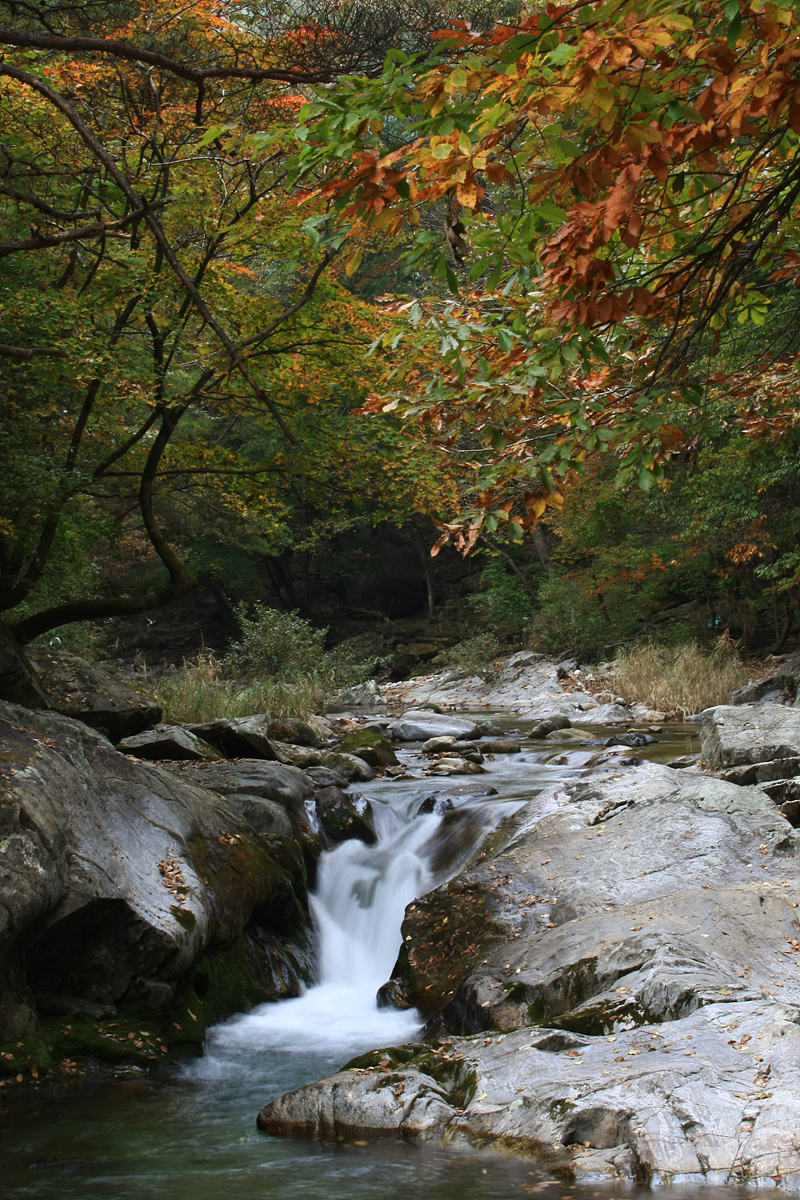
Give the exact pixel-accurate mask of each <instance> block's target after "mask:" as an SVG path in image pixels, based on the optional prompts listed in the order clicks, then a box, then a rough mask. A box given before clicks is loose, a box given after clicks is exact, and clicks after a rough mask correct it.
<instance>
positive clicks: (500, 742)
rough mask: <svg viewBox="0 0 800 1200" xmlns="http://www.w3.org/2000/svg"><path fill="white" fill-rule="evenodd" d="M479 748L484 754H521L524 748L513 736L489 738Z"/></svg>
mask: <svg viewBox="0 0 800 1200" xmlns="http://www.w3.org/2000/svg"><path fill="white" fill-rule="evenodd" d="M479 748H480V749H481V750H482V751H483V753H484V754H519V752H520V751H521V749H522V747H521V746H520V744H519V742H515V741H512V739H511V738H488V739H487V740H486V741H481V742H480V745H479ZM423 749H424V747H423Z"/></svg>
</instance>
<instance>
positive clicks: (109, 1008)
mask: <svg viewBox="0 0 800 1200" xmlns="http://www.w3.org/2000/svg"><path fill="white" fill-rule="evenodd" d="M36 1007H37V1008H38V1009H39V1012H42V1013H55V1014H56V1015H57V1016H62V1017H72V1016H74V1015H75V1014H76V1013H86V1014H87V1016H90V1017H94V1018H95V1020H99V1019H100V1018H101V1017H113V1016H116V1012H117V1010H116V1008H115V1007H114V1005H113V1004H96V1003H95V1002H94V1001H93V1000H87V999H86V998H85V997H84V996H64V995H61V994H60V993H59V992H37V994H36Z"/></svg>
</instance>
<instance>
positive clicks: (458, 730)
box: [387, 709, 479, 742]
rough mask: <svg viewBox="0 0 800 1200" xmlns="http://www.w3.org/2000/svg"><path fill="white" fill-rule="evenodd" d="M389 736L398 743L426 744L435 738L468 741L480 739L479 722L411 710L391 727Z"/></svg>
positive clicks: (443, 714) (447, 714)
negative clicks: (475, 738) (469, 739)
mask: <svg viewBox="0 0 800 1200" xmlns="http://www.w3.org/2000/svg"><path fill="white" fill-rule="evenodd" d="M387 735H388V736H389V737H390V738H392V740H394V741H397V742H426V741H428V739H429V738H434V737H453V738H462V739H467V738H474V737H478V736H479V728H478V723H477V722H475V721H472V720H470V719H469V718H466V717H455V716H452V715H451V714H450V713H436V712H428V711H425V710H423V709H410V710H409V711H408V712H407V713H403V715H402V717H399V718H398V720H396V721H395V722H394V723H393V724H391V725H390V726H389V728H388V730H387Z"/></svg>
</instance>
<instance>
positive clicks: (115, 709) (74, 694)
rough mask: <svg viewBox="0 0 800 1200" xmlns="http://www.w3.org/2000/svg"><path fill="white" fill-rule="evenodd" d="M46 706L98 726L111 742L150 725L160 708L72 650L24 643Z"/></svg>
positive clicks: (156, 721) (152, 723)
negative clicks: (71, 651) (38, 679)
mask: <svg viewBox="0 0 800 1200" xmlns="http://www.w3.org/2000/svg"><path fill="white" fill-rule="evenodd" d="M26 654H27V656H28V658H29V659H30V661H31V662H32V663H33V665H34V667H35V668H36V671H37V673H38V675H39V677H40V679H41V682H42V687H43V688H44V690H45V693H46V695H47V701H48V705H49V707H50V708H52V709H54V710H55V711H56V712H59V713H61V714H62V715H63V716H66V717H74V718H75V719H76V720H78V721H82V722H83V723H84V725H90V726H91V727H92V728H93V729H99V730H101V731H102V732H103V733H104V734H106V735H107V737H108V738H109V739H110V740H111V741H112V742H121V741H122V739H123V738H126V737H131V736H132V735H133V734H135V733H141V732H142V730H144V729H151V728H152V727H153V726H154V725H157V724H158V722H159V721H160V720H161V709H160V708H159V706H158V705H157V704H155V703H154V702H153V701H152V700H151V699H150V698H149V697H148V696H143V695H142V694H141V692H135V691H134V690H133V688H130V687H128V686H127V684H124V683H120V682H119V680H117V679H112V678H111V676H109V675H106V674H104V673H103V672H102V671H100V670H98V668H97V667H95V666H92V664H91V663H88V662H86V660H85V659H83V658H78V657H77V655H75V654H67V653H65V652H64V651H63V650H56V649H54V648H53V647H51V646H28V647H26Z"/></svg>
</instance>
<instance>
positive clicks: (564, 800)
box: [261, 763, 800, 1187]
mask: <svg viewBox="0 0 800 1200" xmlns="http://www.w3.org/2000/svg"><path fill="white" fill-rule="evenodd" d="M515 825H516V828H515V831H514V832H512V833H511V835H510V840H509V841H508V842H507V843H506V844H505V845H504V846H502V847H501V848H500V852H499V853H498V852H495V853H494V856H493V857H489V858H487V860H486V861H484V862H480V863H478V864H477V865H476V866H475V867H473V868H472V869H470V870H468V871H467V872H465V873H464V874H462V875H460V876H457V877H456V878H454V879H453V880H451V881H450V882H449V883H447V884H444V885H442V886H441V887H439V888H436V889H435V890H433V891H431V892H429V893H428V894H426V895H424V896H422V897H421V898H419V899H417V900H416V901H415V902H414V904H413V905H412V906H409V908H408V909H407V910H406V917H405V920H404V922H403V928H402V936H403V944H402V949H401V952H400V956H399V958H398V962H397V965H396V967H395V970H394V972H393V976H392V980H391V981H390V982H389V984H388V985H386V988H385V989H383V994H384V995H386V996H389V997H392V998H394V1001H395V1003H397V1004H398V1005H399V1006H406V1005H408V1006H413V1007H416V1008H418V1010H419V1011H420V1013H421V1015H422V1017H423V1018H424V1019H425V1020H426V1021H427V1023H428V1024H427V1028H428V1031H429V1032H430V1033H433V1034H439V1035H440V1037H442V1038H444V1036H445V1035H446V1034H449V1035H450V1036H449V1040H450V1042H451V1044H449V1045H445V1046H444V1047H443V1048H442V1050H441V1052H440V1060H439V1066H438V1067H437V1066H436V1065H435V1064H433V1063H432V1062H431V1060H430V1054H431V1049H430V1047H426V1048H425V1054H427V1055H428V1057H427V1058H425V1057H424V1054H423V1051H422V1050H421V1049H419V1048H417V1049H416V1050H415V1049H414V1048H413V1047H401V1048H399V1049H398V1050H397V1051H396V1052H391V1054H389V1057H390V1058H391V1060H392V1062H391V1066H390V1067H386V1066H384V1067H383V1068H382V1069H381V1068H380V1067H379V1065H378V1063H377V1061H376V1063H375V1064H374V1065H375V1066H378V1069H377V1070H374V1069H373V1067H372V1066H370V1064H368V1063H366V1062H358V1063H355V1064H350V1068H351V1069H348V1070H346V1071H345V1072H343V1073H339V1074H338V1075H337V1076H335V1077H334V1079H335V1089H334V1088H333V1084H332V1081H330V1080H323V1081H322V1082H321V1083H319V1084H314V1085H312V1086H311V1087H310V1088H305V1089H300V1090H299V1091H297V1092H293V1093H290V1094H289V1095H288V1096H286V1097H282V1098H281V1099H280V1100H277V1101H274V1102H273V1104H272V1105H268V1106H267V1108H266V1109H265V1110H264V1112H263V1113H262V1117H261V1123H262V1127H263V1128H265V1129H274V1130H279V1131H281V1132H293V1131H306V1132H307V1131H309V1130H313V1129H315V1128H322V1127H323V1126H324V1127H325V1129H327V1130H328V1133H327V1134H326V1136H330V1131H331V1130H334V1131H336V1130H337V1129H339V1122H340V1121H341V1128H340V1132H341V1133H342V1135H344V1136H349V1134H348V1132H347V1130H350V1129H356V1128H359V1129H360V1130H361V1131H362V1136H369V1135H370V1132H374V1133H375V1134H376V1135H377V1134H385V1133H394V1134H395V1135H399V1136H409V1137H426V1138H432V1137H444V1138H457V1137H467V1138H469V1139H472V1140H477V1141H482V1140H484V1139H490V1140H496V1141H497V1142H498V1143H502V1144H503V1145H504V1146H506V1147H511V1148H516V1149H519V1150H520V1151H531V1150H534V1151H538V1152H539V1153H542V1154H543V1155H544V1156H545V1161H546V1163H547V1164H548V1165H553V1164H555V1165H560V1166H561V1167H563V1168H564V1169H567V1170H569V1171H570V1172H571V1173H572V1174H573V1175H574V1176H575V1177H576V1178H578V1179H582V1178H583V1179H589V1178H591V1177H593V1176H594V1177H597V1176H611V1177H629V1178H634V1179H638V1180H640V1181H647V1180H658V1181H661V1182H699V1181H705V1182H711V1183H725V1182H729V1183H733V1182H755V1183H761V1184H764V1185H767V1183H768V1181H772V1182H775V1181H776V1178H777V1180H778V1181H779V1182H781V1184H782V1186H788V1187H793V1186H794V1187H797V1186H800V1137H798V1136H796V1135H795V1129H796V1128H797V1124H796V1123H797V1121H798V1118H800V1091H799V1090H798V1086H797V1080H798V1068H797V1062H798V1057H797V1056H798V1054H799V1053H800V916H799V913H800V910H799V909H798V904H800V838H798V835H797V834H796V833H795V831H794V830H793V829H792V828H791V826H790V825H789V824H788V822H787V821H786V820H785V819H784V818H783V816H782V815H781V814H780V812H779V811H778V810H777V808H776V807H775V805H774V804H773V803H772V801H771V800H770V799H769V798H768V797H767V796H765V795H764V793H763V792H762V791H760V790H759V789H758V788H746V787H739V786H737V785H735V784H731V783H727V782H725V781H723V780H719V779H716V778H713V777H707V776H701V775H695V774H692V775H689V776H687V774H686V773H685V772H681V771H673V770H670V769H669V768H666V767H663V766H659V765H658V764H654V763H643V764H641V765H640V766H637V767H635V768H624V767H619V766H614V767H609V768H606V769H604V770H600V771H598V773H597V775H596V776H594V777H592V778H591V779H577V780H572V781H568V782H566V783H562V784H557V785H554V786H552V787H550V788H548V789H546V790H545V791H543V792H541V793H540V794H539V795H538V796H536V797H535V798H534V799H533V800H531V801H530V802H529V803H528V804H527V805H526V806H525V807H524V808H522V809H521V810H520V811H519V812H518V813H517V815H516V818H515ZM381 1054H382V1055H384V1056H385V1055H386V1054H387V1052H385V1051H382V1052H381ZM420 1055H423V1057H422V1058H420ZM412 1060H413V1061H412ZM340 1096H341V1097H342V1098H345V1097H346V1107H345V1106H344V1105H343V1106H342V1108H341V1110H340V1109H339V1108H338V1107H337V1105H338V1103H339V1101H338V1099H337V1098H338V1097H340ZM392 1097H394V1100H392ZM406 1098H407V1099H408V1103H407V1102H406ZM442 1106H444V1107H442ZM314 1114H316V1116H315V1115H314ZM426 1114H427V1115H426ZM295 1122H296V1124H295ZM315 1122H316V1124H315ZM334 1136H338V1134H334ZM586 1143H588V1146H587V1145H586ZM553 1156H555V1157H553Z"/></svg>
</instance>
